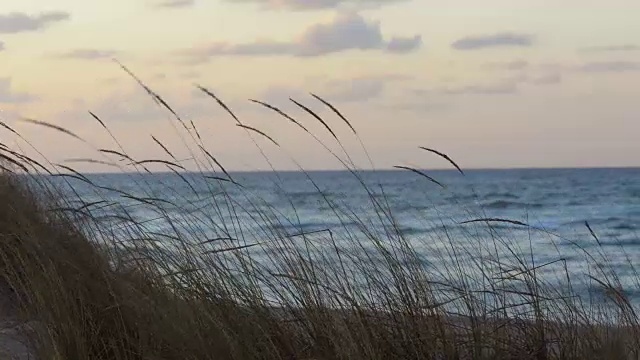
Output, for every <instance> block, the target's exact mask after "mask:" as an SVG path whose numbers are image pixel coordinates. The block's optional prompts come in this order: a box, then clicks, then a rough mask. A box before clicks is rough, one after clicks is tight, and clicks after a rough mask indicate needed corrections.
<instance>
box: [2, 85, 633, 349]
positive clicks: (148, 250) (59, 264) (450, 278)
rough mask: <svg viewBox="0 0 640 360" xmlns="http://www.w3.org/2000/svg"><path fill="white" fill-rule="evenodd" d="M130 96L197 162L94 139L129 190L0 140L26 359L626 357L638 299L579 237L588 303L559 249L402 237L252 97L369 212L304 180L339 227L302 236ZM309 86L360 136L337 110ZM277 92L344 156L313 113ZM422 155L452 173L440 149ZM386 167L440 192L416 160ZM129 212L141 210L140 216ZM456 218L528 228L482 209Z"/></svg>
mask: <svg viewBox="0 0 640 360" xmlns="http://www.w3.org/2000/svg"><path fill="white" fill-rule="evenodd" d="M143 86H144V85H143ZM144 89H145V90H146V91H147V92H148V93H149V94H150V95H151V96H152V98H153V99H154V100H156V102H157V103H158V105H159V106H161V107H164V108H166V109H167V110H169V111H170V112H171V113H172V114H173V115H174V116H175V118H174V119H173V120H172V121H175V122H176V124H178V125H180V126H177V127H176V132H178V134H179V135H180V136H181V137H182V138H183V139H187V140H189V141H187V142H185V143H186V145H185V146H186V147H187V151H188V152H189V153H190V155H191V158H192V159H194V161H195V162H196V165H197V166H196V167H197V168H198V169H199V171H198V172H194V173H185V172H182V171H181V169H184V168H185V167H184V166H183V165H181V161H179V160H178V159H177V158H176V157H175V156H174V155H173V154H174V150H173V149H169V148H168V147H166V146H165V145H164V144H162V143H161V142H160V141H159V140H157V139H156V138H155V137H154V138H153V140H154V141H155V142H156V143H157V144H158V145H159V146H160V147H161V148H162V149H163V151H164V153H165V154H166V155H167V158H166V159H143V160H136V159H134V158H133V157H132V156H130V155H128V154H127V152H126V151H125V149H123V148H122V147H120V146H119V145H118V142H117V141H115V143H116V145H117V146H118V147H117V148H116V149H99V150H98V152H99V153H100V155H101V156H103V157H106V158H107V160H92V161H94V162H98V161H103V162H104V161H108V162H109V163H111V164H115V165H116V166H119V167H121V169H122V170H127V171H133V174H130V175H129V176H130V181H131V182H132V183H134V184H135V185H136V187H137V189H138V190H137V192H133V191H129V192H128V191H124V190H121V189H117V188H115V187H110V186H107V185H103V184H100V183H99V182H98V181H97V180H95V179H93V178H91V177H90V176H85V175H83V174H80V173H78V172H75V171H74V170H73V169H71V168H68V167H65V168H64V169H65V170H66V172H65V173H64V174H60V173H57V172H55V171H53V170H50V169H49V168H47V167H45V166H42V165H41V164H40V163H39V162H36V161H35V160H33V159H31V158H29V157H27V156H26V155H24V154H22V153H19V152H17V151H13V150H10V149H9V148H7V147H4V146H3V147H2V148H0V153H1V154H2V157H3V159H4V165H3V169H4V170H2V174H1V175H0V244H1V245H0V289H2V290H3V291H2V292H3V294H4V295H3V296H5V297H8V298H10V299H11V302H12V304H14V307H13V308H12V309H11V312H12V313H13V314H15V316H16V317H17V318H19V319H20V320H21V321H29V322H30V324H32V326H30V327H28V328H26V329H25V330H24V331H25V333H26V335H27V336H28V339H30V341H31V347H32V348H33V351H34V353H35V354H37V356H38V357H39V358H42V359H136V360H138V359H140V360H141V359H512V358H519V359H604V358H606V359H631V358H638V355H639V353H638V351H639V350H640V346H639V343H638V340H639V337H638V329H639V327H638V318H637V314H636V310H635V307H634V306H633V304H632V303H631V302H630V300H629V299H628V297H627V296H626V294H625V292H624V291H623V290H622V285H621V283H620V281H619V279H618V277H617V276H616V274H615V273H613V272H611V271H610V270H611V269H610V268H607V264H606V261H603V260H606V259H607V258H606V253H604V251H601V252H598V253H595V254H592V253H589V252H587V251H586V250H584V248H580V247H578V246H577V245H576V250H575V251H576V253H577V254H580V255H581V256H585V258H587V260H588V261H590V263H592V264H594V270H593V271H592V272H589V274H588V278H589V279H590V280H591V281H592V283H595V284H596V285H597V286H598V287H599V289H600V290H601V291H600V293H601V294H603V297H604V300H602V301H601V302H598V303H595V304H594V303H591V302H585V301H584V299H583V298H582V297H580V296H578V294H577V293H576V292H575V291H574V289H573V287H572V285H571V278H570V274H569V272H568V271H566V275H567V281H566V282H563V283H562V284H561V285H558V284H557V283H554V282H551V281H549V280H548V279H545V278H544V277H543V276H541V275H539V274H540V271H541V270H542V269H543V268H544V267H547V266H551V265H554V264H555V265H558V264H560V265H561V264H562V263H563V259H557V260H553V261H551V262H548V263H545V264H532V263H531V261H529V259H528V258H527V254H526V252H525V253H523V252H522V251H521V249H517V248H516V247H515V245H514V243H513V242H509V241H508V240H507V239H505V238H503V237H501V236H499V235H497V234H496V233H495V232H491V234H493V235H492V236H491V237H490V239H492V241H491V243H480V242H478V241H475V240H474V238H473V237H472V235H471V234H470V233H468V234H469V235H468V238H465V239H462V240H464V241H462V242H460V241H457V240H456V239H453V238H451V237H449V236H447V235H446V233H445V234H443V235H442V238H441V239H440V242H439V243H438V244H439V246H440V247H439V248H438V249H436V248H435V245H433V244H431V245H429V244H424V243H422V244H416V242H415V240H414V239H412V238H410V237H409V236H407V235H406V234H405V233H404V232H403V230H402V227H401V224H399V222H398V221H397V220H396V219H395V218H394V216H393V209H392V208H391V207H390V206H389V205H388V202H386V201H385V193H384V187H382V186H378V184H375V183H373V184H372V183H371V182H368V181H367V180H366V179H365V178H364V176H363V175H362V173H361V172H360V171H359V170H358V169H357V167H356V166H355V165H354V163H353V161H352V160H351V158H350V157H349V156H348V154H347V153H346V151H343V153H344V155H338V154H339V152H337V151H334V150H332V149H331V146H329V145H328V144H326V143H325V142H322V141H320V140H319V138H318V137H317V136H316V135H315V134H313V133H312V132H311V131H310V130H308V128H307V127H306V126H304V125H303V124H302V123H301V122H300V121H299V120H296V119H294V118H293V117H292V116H290V115H288V114H286V113H285V112H284V111H282V110H281V109H278V108H276V107H274V106H272V105H269V104H266V103H263V102H260V101H257V100H252V101H253V102H255V103H257V104H259V105H262V106H264V107H266V108H268V109H270V110H272V111H274V112H276V113H278V114H280V115H281V116H283V117H284V118H286V119H287V120H289V121H290V122H291V123H292V124H293V125H295V126H297V127H298V128H300V129H301V131H302V132H303V134H306V136H309V137H310V139H312V140H313V141H317V142H319V143H320V144H321V145H322V146H323V147H324V148H325V149H326V150H327V151H328V153H329V154H330V156H333V157H335V158H336V159H337V160H339V161H340V162H341V163H342V164H343V165H344V167H345V169H346V170H347V171H349V172H350V174H351V175H352V176H353V178H354V180H355V181H356V182H357V183H359V184H360V186H361V188H362V190H363V192H364V194H366V196H367V198H368V199H369V203H370V209H369V210H370V211H371V214H372V219H373V220H371V219H365V218H364V217H363V216H362V214H361V213H360V212H359V211H358V210H356V209H351V208H349V207H348V206H347V207H344V206H341V205H340V204H338V203H336V202H335V201H334V200H333V199H331V198H330V197H328V196H326V195H325V194H323V192H322V190H321V188H320V186H319V185H318V184H317V183H316V182H315V180H314V179H313V177H312V176H310V175H308V174H307V173H304V174H306V175H307V176H308V181H309V183H310V184H312V185H313V187H314V188H315V189H316V190H317V192H318V195H319V198H320V199H321V201H322V202H323V203H324V204H325V205H326V207H327V208H328V209H329V210H330V212H331V214H332V216H333V217H334V219H335V220H336V221H337V223H338V224H341V225H340V226H338V227H340V229H339V230H340V231H339V232H336V231H335V229H326V230H322V231H314V232H309V231H305V230H304V229H303V228H302V227H301V226H299V225H300V219H299V216H300V215H299V214H298V213H297V212H296V211H295V206H294V204H293V201H292V200H291V199H290V198H289V201H290V203H291V205H292V206H291V208H292V214H293V215H291V214H290V215H291V216H282V214H281V209H279V208H277V207H274V206H272V205H271V204H269V203H268V202H266V201H264V200H262V199H259V198H256V197H252V196H251V193H250V191H249V190H247V189H246V188H245V187H244V186H243V184H242V183H241V182H238V181H237V180H236V179H235V178H234V177H233V176H232V175H231V174H229V173H228V172H227V171H226V170H225V168H224V167H223V165H222V164H221V163H220V162H219V161H218V160H217V158H216V157H215V156H214V155H213V154H212V153H211V152H209V151H208V150H207V147H206V144H205V143H204V142H203V141H202V137H201V136H200V133H199V132H198V128H197V127H196V126H195V124H193V123H190V124H187V122H185V121H184V120H183V119H181V118H180V117H179V116H178V114H177V113H176V112H175V111H174V110H173V109H172V108H171V107H170V106H169V105H168V104H167V103H166V102H165V101H164V100H162V98H161V97H160V96H159V95H157V94H156V93H154V92H153V91H152V90H151V89H149V88H148V87H146V86H144ZM200 90H201V91H203V92H204V93H205V94H207V95H208V96H210V97H211V98H213V99H214V100H215V101H216V103H217V104H219V105H221V106H222V107H223V108H224V109H225V111H227V112H228V113H229V114H231V115H232V117H233V119H234V120H235V121H236V122H237V125H239V127H240V128H241V129H243V130H244V131H247V134H248V135H249V136H251V138H252V139H253V140H254V144H256V146H259V145H257V144H258V142H257V141H255V136H257V137H265V138H266V139H268V140H269V143H270V146H276V147H279V144H278V142H277V140H276V139H275V138H274V137H272V136H271V135H268V134H266V133H265V132H263V131H261V130H259V129H257V128H255V127H251V126H249V125H246V124H244V123H242V122H241V121H240V119H239V118H238V117H237V116H236V115H235V114H234V113H233V112H232V110H231V109H230V108H229V107H227V106H226V105H225V104H224V103H223V102H222V101H221V100H220V99H219V98H218V97H217V96H216V95H215V94H213V92H211V91H209V90H207V89H206V88H204V87H200ZM314 97H315V99H316V100H319V101H320V103H321V104H322V105H323V106H326V107H327V108H328V109H329V110H330V111H331V112H333V113H334V114H335V115H336V116H338V117H339V118H340V119H342V120H343V122H344V123H345V124H346V125H348V127H349V130H350V132H351V133H352V135H353V136H356V137H357V136H358V134H357V132H356V130H355V128H354V127H353V126H352V125H351V123H350V122H349V121H348V120H347V119H346V118H345V117H344V116H343V115H342V114H341V113H340V112H339V111H338V110H337V109H336V108H335V107H333V106H332V105H330V104H329V103H328V102H326V101H324V100H323V99H322V98H320V97H319V96H316V95H314ZM292 101H293V102H294V104H295V105H296V106H297V107H298V108H300V109H301V110H302V111H303V112H304V113H305V114H306V115H309V116H310V119H311V120H312V121H317V122H319V123H320V124H321V125H322V127H323V128H325V129H326V130H327V131H328V132H329V133H330V135H331V137H332V139H333V141H335V143H336V144H337V145H338V146H339V147H340V149H341V150H344V147H343V146H342V143H341V142H340V140H339V137H338V136H337V131H336V130H335V129H333V128H332V127H330V125H329V123H328V122H327V121H326V120H324V119H323V118H322V117H320V116H319V115H318V114H317V113H316V112H314V111H313V110H311V108H310V107H308V106H306V105H303V104H302V103H300V102H298V101H294V100H292ZM91 115H92V117H93V118H94V119H95V120H96V121H97V122H98V123H99V125H100V126H101V128H103V130H105V131H109V129H108V126H107V125H106V123H105V122H103V121H102V120H101V119H100V118H99V117H98V116H97V115H95V114H93V113H92V114H91ZM3 125H4V124H3ZM35 125H40V126H47V125H44V124H43V123H35ZM4 127H5V129H9V130H10V131H12V132H13V130H12V129H11V128H9V127H8V126H4ZM48 127H50V128H51V129H50V130H55V131H62V132H64V133H65V134H67V135H69V136H72V137H74V138H79V137H78V136H77V135H75V134H73V133H72V132H70V131H68V130H66V129H62V128H57V127H51V126H48ZM109 133H110V132H109ZM110 134H111V133H110ZM114 140H115V137H114ZM358 140H359V138H358ZM423 150H426V151H428V152H430V153H432V154H435V155H438V156H441V157H443V158H445V159H446V160H447V161H449V162H450V163H451V164H452V165H453V166H455V168H456V169H457V170H458V171H459V172H460V174H461V175H464V172H463V170H462V169H461V168H460V167H459V166H458V165H457V164H456V163H455V162H454V161H453V160H452V159H451V158H449V157H448V156H447V155H445V154H443V153H441V152H439V151H437V150H433V149H430V148H423ZM122 164H126V165H122ZM150 164H155V165H158V164H159V165H162V166H166V168H167V169H168V171H169V173H168V174H169V175H166V176H173V178H174V179H175V182H173V183H172V184H174V185H166V186H165V187H163V188H162V196H160V195H158V194H157V193H156V192H157V191H155V190H154V188H153V186H151V185H149V184H148V183H147V182H146V181H147V180H145V177H144V176H140V174H142V175H144V174H146V173H147V172H150V171H148V169H147V166H148V165H150ZM398 167H399V168H401V169H405V170H408V171H412V172H414V173H416V176H421V177H422V178H423V179H424V180H425V181H428V182H430V183H432V184H435V185H440V186H442V187H445V184H442V183H441V182H440V181H438V180H437V179H434V178H433V177H431V176H430V175H429V174H427V173H424V172H422V171H420V170H418V169H414V168H410V167H405V166H398ZM25 170H30V173H31V174H32V173H37V174H36V175H30V174H26V173H25ZM43 172H44V173H43ZM47 172H48V174H47ZM136 172H137V175H136ZM276 175H277V172H276ZM276 178H277V176H276ZM176 183H178V184H181V186H184V187H185V188H186V189H191V190H192V192H193V197H190V198H189V199H188V201H179V200H180V197H181V196H186V195H184V194H186V192H184V191H182V192H180V191H178V190H176V188H175V184H176ZM52 185H53V186H52ZM281 186H283V183H278V182H277V181H276V183H275V187H276V188H277V189H281ZM81 187H82V188H83V189H84V193H87V192H88V191H95V194H96V199H95V200H86V199H81V200H78V199H76V198H75V197H74V196H73V195H74V190H78V189H80V188H81ZM61 188H64V189H66V190H64V191H63V190H61ZM196 189H197V190H196ZM202 189H205V190H206V191H204V192H203V191H202ZM78 192H79V190H78ZM187 192H188V191H187ZM114 194H115V195H117V196H116V197H115V198H117V199H119V200H118V201H116V200H114V199H115V198H114ZM176 197H177V200H176ZM240 198H241V199H242V200H243V201H242V202H241V201H239V199H240ZM247 204H249V205H247ZM140 208H144V209H146V210H147V213H146V214H149V213H150V214H153V217H151V218H149V217H147V218H145V217H140V215H139V212H136V211H138V210H139V209H140ZM256 214H257V215H256ZM296 219H297V220H296ZM374 222H376V223H374ZM467 223H468V224H470V225H472V226H477V227H482V228H489V229H491V227H492V226H494V224H496V223H509V224H510V225H514V226H520V227H529V225H527V224H526V223H524V222H521V221H516V220H509V219H496V218H475V219H470V220H469V221H467ZM377 225H380V226H377ZM159 227H160V228H161V229H163V230H158V228H159ZM298 227H299V231H296V232H293V233H291V232H288V231H285V230H282V229H285V228H294V229H295V228H298ZM589 230H590V231H591V233H592V234H593V237H594V238H595V240H596V241H598V238H597V235H596V234H595V232H593V230H592V229H591V228H589ZM212 231H213V232H212ZM427 242H430V241H427ZM429 246H433V247H432V248H430V247H429ZM425 249H426V250H425ZM599 249H602V248H599ZM418 250H420V251H431V250H433V251H434V252H436V251H437V252H438V253H439V254H441V259H442V262H441V263H438V264H429V263H427V262H425V261H424V259H423V258H422V257H421V254H420V251H418ZM531 251H533V250H531ZM471 254H473V256H468V255H471ZM505 254H506V255H505Z"/></svg>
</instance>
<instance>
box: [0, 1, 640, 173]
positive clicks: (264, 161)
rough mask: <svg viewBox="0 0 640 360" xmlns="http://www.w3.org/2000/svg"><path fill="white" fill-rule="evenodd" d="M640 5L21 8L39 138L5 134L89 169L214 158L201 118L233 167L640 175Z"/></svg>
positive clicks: (1, 57)
mask: <svg viewBox="0 0 640 360" xmlns="http://www.w3.org/2000/svg"><path fill="white" fill-rule="evenodd" d="M639 13H640V2H638V1H634V0H609V1H607V2H603V1H600V0H563V1H562V2H559V1H549V0H516V1H514V0H484V1H477V0H449V1H447V2H443V1H432V0H109V1H106V0H95V1H86V0H57V1H55V2H54V1H49V0H3V1H2V4H0V121H3V123H5V124H7V125H9V126H10V127H11V128H12V129H15V130H16V131H17V132H18V133H19V134H20V136H17V135H15V134H13V133H11V132H10V131H8V130H6V129H0V143H2V144H5V145H6V146H8V147H11V148H14V149H19V150H20V151H23V152H25V153H27V154H29V155H31V156H34V157H38V156H43V157H46V158H47V159H48V160H49V161H51V162H52V163H59V164H65V165H67V166H72V167H74V168H76V169H78V170H81V171H110V170H113V169H112V167H110V166H108V165H103V164H97V163H95V162H88V161H87V160H86V159H94V160H100V161H105V162H109V161H115V160H116V159H117V156H115V155H113V154H108V153H106V152H100V151H99V149H107V150H109V149H111V150H119V149H121V148H123V149H125V151H126V152H127V153H128V154H129V155H131V156H132V157H133V158H135V159H137V160H140V159H162V160H171V159H172V157H171V156H169V154H167V152H166V151H165V150H164V149H163V148H162V146H160V145H159V144H158V142H160V143H162V144H163V146H164V147H165V148H166V149H167V150H169V152H171V154H172V155H173V156H174V157H176V158H178V159H179V160H180V161H181V164H183V166H184V167H185V168H187V169H195V167H196V162H195V161H193V160H192V158H193V156H196V157H200V158H201V156H202V154H201V152H199V154H196V152H197V151H194V149H195V150H197V149H198V147H197V141H196V140H194V138H193V136H194V135H193V134H194V133H195V132H194V130H190V129H192V126H195V128H196V129H197V131H198V134H199V135H200V137H201V139H202V144H203V146H204V147H205V148H206V149H207V151H209V152H210V153H211V154H215V156H216V157H217V158H218V159H219V160H220V161H221V162H222V163H223V164H224V165H225V166H226V168H227V169H228V170H268V169H270V168H271V167H274V168H277V169H283V170H295V169H297V168H298V167H303V168H305V169H308V170H314V169H338V168H341V167H342V165H341V164H340V162H339V161H338V160H337V159H336V157H335V156H333V155H332V153H333V154H335V155H337V156H338V157H342V158H345V156H344V151H346V152H347V153H348V154H349V155H350V156H351V159H352V160H353V161H354V162H355V163H356V164H357V165H358V166H359V167H362V168H368V167H371V165H370V163H369V160H368V158H369V157H370V158H371V159H372V160H373V165H374V167H376V168H391V167H393V166H394V165H405V166H415V167H419V168H446V167H447V166H448V164H447V163H446V161H445V160H443V159H442V158H439V157H437V156H434V155H433V154H428V153H426V152H424V151H422V150H420V149H419V146H425V147H429V148H435V149H438V150H440V151H442V152H444V153H447V154H448V155H449V156H450V157H452V158H453V159H455V160H456V161H457V162H458V164H460V165H461V166H462V167H464V168H512V167H597V166H612V167H617V166H640V157H638V156H637V154H640V141H638V140H637V137H638V134H640V102H639V101H638V93H639V91H640V22H638V21H637V14H639ZM119 64H122V65H124V66H125V67H126V68H127V69H129V70H130V71H131V73H132V74H133V75H135V77H137V78H138V79H139V80H140V81H141V82H142V83H143V84H144V85H145V86H147V87H148V88H149V89H151V90H152V91H153V92H154V93H155V94H158V95H159V96H160V97H161V98H162V99H163V100H164V101H166V102H167V103H168V104H169V105H170V106H171V108H172V109H174V110H175V111H176V112H177V113H178V114H179V117H180V120H178V119H176V118H175V117H174V116H173V115H172V114H171V113H170V112H169V111H167V110H166V109H163V108H162V107H161V106H158V104H157V103H155V102H154V100H153V98H152V97H151V96H149V95H148V93H147V92H146V91H145V89H144V88H143V87H142V86H141V85H140V84H139V83H138V82H137V81H136V79H134V78H133V77H132V76H131V75H130V74H128V73H127V72H126V71H124V70H123V68H121V66H120V65H119ZM198 86H202V87H204V88H206V89H208V90H209V91H211V92H212V93H214V94H215V95H217V96H218V98H219V99H220V100H222V101H223V102H224V103H225V104H226V105H227V106H228V107H229V108H230V109H231V111H232V112H233V113H234V114H235V115H236V116H237V117H238V119H239V121H240V123H241V124H243V125H244V126H247V127H250V128H254V129H258V130H260V131H261V132H262V133H263V134H265V135H268V136H269V137H270V138H271V139H273V140H274V141H275V143H273V142H271V140H269V138H267V137H265V136H263V135H262V134H259V133H258V132H256V131H253V130H251V129H249V128H247V127H245V128H243V127H239V126H236V124H237V122H236V120H234V119H233V118H232V117H231V116H230V115H229V114H228V113H227V112H226V111H225V110H224V109H223V108H221V107H220V106H219V105H218V104H217V103H216V101H215V100H214V99H212V98H211V97H208V96H206V95H205V94H204V93H203V92H202V91H200V90H198ZM311 94H316V95H318V96H320V97H321V98H323V99H325V100H327V101H329V102H330V103H331V104H333V106H335V107H336V108H337V109H338V110H339V111H340V112H341V113H342V114H343V115H344V116H345V117H347V118H348V120H349V121H350V124H351V125H352V126H353V127H354V129H355V131H356V133H357V134H354V133H353V132H352V131H351V130H350V128H349V126H348V125H347V124H346V123H345V122H344V121H343V120H342V119H340V118H339V117H338V116H337V115H336V114H334V113H333V112H332V111H331V110H330V109H329V108H328V107H326V106H325V105H324V104H323V103H322V102H320V101H319V100H317V99H315V98H314V97H313V96H311ZM290 98H291V99H293V100H295V101H297V102H298V103H299V104H301V105H304V106H305V107H308V108H309V109H311V110H312V111H314V112H316V113H317V114H319V115H320V116H321V117H322V118H323V119H324V121H325V123H326V124H327V125H328V126H329V127H330V128H331V129H332V131H333V132H334V134H335V138H333V137H332V135H331V134H330V132H329V131H328V130H327V129H326V128H325V127H324V125H323V124H322V123H321V122H319V121H318V120H316V119H315V118H314V117H313V116H312V115H310V114H308V113H306V112H305V111H304V109H302V108H301V107H300V106H298V105H296V104H295V103H293V102H292V101H290ZM249 99H255V100H260V101H264V102H267V103H269V104H271V105H272V106H275V107H277V108H279V109H281V110H282V111H283V112H285V113H286V114H288V115H289V116H291V117H292V118H294V119H295V120H297V121H298V122H299V124H300V125H302V126H303V127H304V128H306V129H308V130H309V132H311V133H313V135H314V136H315V138H314V137H313V136H311V135H309V134H308V133H306V132H305V131H304V130H302V129H301V127H300V126H298V125H296V124H295V123H293V122H291V121H289V120H288V119H286V118H284V117H282V116H280V115H278V114H277V113H275V112H274V111H271V110H269V109H266V108H264V107H262V106H260V105H259V104H256V103H253V102H250V101H249ZM89 112H91V113H93V114H94V115H96V116H97V117H98V118H100V119H101V120H102V121H103V123H104V124H105V125H106V127H107V128H108V130H109V131H107V130H105V129H104V128H103V127H102V126H101V125H100V123H99V122H98V121H96V120H95V119H94V118H93V117H92V115H91V114H90V113H89ZM25 119H33V120H36V121H39V122H44V123H48V124H52V125H54V126H59V127H63V128H65V129H68V130H70V131H71V132H73V133H74V134H76V135H77V136H78V138H79V139H78V138H74V137H72V136H69V135H68V134H64V133H62V132H60V131H56V130H54V129H52V128H48V127H44V126H41V125H36V124H34V123H33V122H29V121H25ZM192 122H193V125H192ZM185 128H186V130H185ZM189 134H191V135H189ZM112 135H113V137H112ZM114 138H115V140H114ZM336 138H337V139H338V141H339V143H338V141H336ZM316 139H318V140H320V142H321V143H320V142H318V141H317V140H316ZM156 140H157V141H158V142H156ZM276 143H277V145H276ZM361 144H364V149H366V151H365V150H363V146H362V145H361ZM190 149H191V150H190ZM327 149H328V150H327ZM36 150H37V151H36ZM38 154H41V155H38ZM165 170H166V169H165Z"/></svg>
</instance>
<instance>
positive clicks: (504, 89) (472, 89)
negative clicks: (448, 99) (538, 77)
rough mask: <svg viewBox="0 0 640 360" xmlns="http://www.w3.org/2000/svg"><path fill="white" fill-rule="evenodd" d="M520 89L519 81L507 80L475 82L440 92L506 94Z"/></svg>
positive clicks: (449, 93)
mask: <svg viewBox="0 0 640 360" xmlns="http://www.w3.org/2000/svg"><path fill="white" fill-rule="evenodd" d="M517 91H518V84H517V82H511V81H505V82H499V83H495V84H474V85H466V86H462V87H457V88H446V89H443V90H441V91H440V92H441V93H442V94H445V95H505V94H514V93H516V92H517Z"/></svg>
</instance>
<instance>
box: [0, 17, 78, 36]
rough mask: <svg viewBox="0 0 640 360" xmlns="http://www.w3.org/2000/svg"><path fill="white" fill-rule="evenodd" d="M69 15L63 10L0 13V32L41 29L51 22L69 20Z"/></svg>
mask: <svg viewBox="0 0 640 360" xmlns="http://www.w3.org/2000/svg"><path fill="white" fill-rule="evenodd" d="M70 17H71V16H70V14H69V13H67V12H63V11H50V12H44V13H41V14H39V15H27V14H24V13H18V12H13V13H10V14H8V15H0V34H16V33H21V32H28V31H37V30H42V29H44V28H46V27H47V26H49V25H51V24H53V23H56V22H60V21H65V20H69V18H70Z"/></svg>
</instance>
